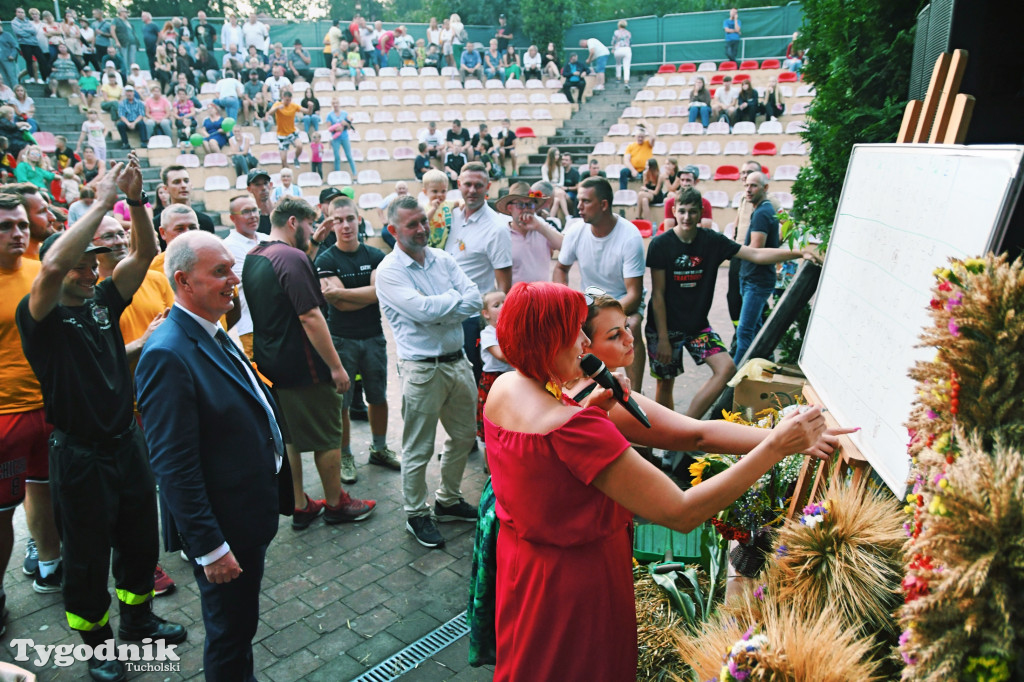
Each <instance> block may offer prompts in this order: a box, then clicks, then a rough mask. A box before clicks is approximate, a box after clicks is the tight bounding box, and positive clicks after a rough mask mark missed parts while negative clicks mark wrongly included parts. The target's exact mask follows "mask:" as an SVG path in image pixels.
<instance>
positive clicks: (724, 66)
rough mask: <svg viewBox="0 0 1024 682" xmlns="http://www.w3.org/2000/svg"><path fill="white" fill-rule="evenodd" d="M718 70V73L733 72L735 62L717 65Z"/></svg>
mask: <svg viewBox="0 0 1024 682" xmlns="http://www.w3.org/2000/svg"><path fill="white" fill-rule="evenodd" d="M718 70H719V71H735V70H736V62H722V63H721V64H719V65H718Z"/></svg>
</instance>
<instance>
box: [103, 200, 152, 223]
mask: <svg viewBox="0 0 1024 682" xmlns="http://www.w3.org/2000/svg"><path fill="white" fill-rule="evenodd" d="M146 208H149V209H151V208H153V204H151V203H149V202H148V201H147V202H146ZM111 212H112V213H113V214H114V215H115V216H117V217H118V218H120V219H121V220H131V219H132V214H131V212H130V209H129V208H128V203H127V202H126V201H125V200H124V199H121V200H120V201H118V202H117V203H116V204H114V208H113V209H111Z"/></svg>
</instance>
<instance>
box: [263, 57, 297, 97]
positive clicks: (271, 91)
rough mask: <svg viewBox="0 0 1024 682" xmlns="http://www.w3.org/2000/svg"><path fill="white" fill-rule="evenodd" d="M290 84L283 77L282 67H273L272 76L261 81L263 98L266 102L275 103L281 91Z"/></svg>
mask: <svg viewBox="0 0 1024 682" xmlns="http://www.w3.org/2000/svg"><path fill="white" fill-rule="evenodd" d="M291 84H292V82H291V81H290V80H288V79H287V78H286V77H285V75H284V67H283V66H275V67H274V70H273V75H272V76H271V77H270V78H268V79H267V80H265V81H263V98H264V99H265V100H266V101H267V102H271V103H273V102H277V101H278V100H280V99H281V90H282V89H283V88H286V87H289V86H290V85H291Z"/></svg>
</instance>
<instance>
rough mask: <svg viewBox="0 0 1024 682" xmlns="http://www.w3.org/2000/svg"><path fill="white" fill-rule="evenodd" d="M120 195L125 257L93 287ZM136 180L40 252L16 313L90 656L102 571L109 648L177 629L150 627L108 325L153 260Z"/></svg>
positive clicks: (145, 522)
mask: <svg viewBox="0 0 1024 682" xmlns="http://www.w3.org/2000/svg"><path fill="white" fill-rule="evenodd" d="M118 188H120V189H121V190H122V191H123V192H124V193H125V195H126V200H127V203H128V206H129V211H130V213H131V220H132V228H133V229H132V231H131V244H130V247H129V254H128V256H126V257H125V258H124V259H123V260H121V261H120V262H119V263H118V264H117V267H115V268H114V272H113V274H112V275H111V276H110V277H108V278H107V279H105V280H103V281H102V282H100V283H99V284H97V283H96V282H97V279H98V274H97V273H98V269H97V264H96V254H97V253H102V252H105V251H109V250H110V248H109V247H106V246H98V245H94V244H92V239H93V236H94V235H95V233H96V228H97V227H98V226H99V224H100V221H101V220H102V219H103V216H104V215H105V214H106V212H107V211H110V210H111V209H112V208H113V206H114V203H115V202H116V201H117V198H118ZM145 205H146V194H145V192H143V191H142V171H141V169H140V168H139V163H138V160H137V159H136V158H135V156H134V155H132V156H130V157H129V163H128V166H127V168H125V167H124V166H123V164H120V163H119V164H117V165H115V166H114V167H113V168H112V169H111V170H110V171H109V172H108V173H107V175H106V176H105V177H104V178H103V180H102V181H101V182H100V183H99V185H98V186H97V187H96V200H95V201H94V202H93V204H92V206H91V207H90V208H89V210H88V212H86V214H85V215H84V216H83V217H82V218H80V219H79V220H78V221H77V222H76V223H75V224H74V225H72V226H71V228H70V229H69V230H67V231H66V232H61V233H58V234H54V235H51V236H50V237H48V238H47V239H46V241H44V242H43V244H42V246H41V247H40V249H39V257H40V260H41V261H42V263H43V267H42V269H41V270H40V273H39V275H38V276H37V277H36V279H35V281H34V282H33V283H32V290H31V292H30V293H29V294H28V295H27V296H26V297H25V298H23V299H22V300H21V303H19V304H18V309H17V313H16V320H17V323H18V329H19V331H20V332H21V339H22V348H23V349H24V351H25V357H26V359H28V361H29V364H30V365H31V366H32V370H33V371H34V372H35V373H36V376H37V377H38V378H39V385H40V387H41V389H42V393H43V404H44V407H45V409H46V420H47V421H48V422H50V423H51V424H53V426H54V431H53V435H52V436H51V437H50V488H51V493H52V496H53V507H54V514H55V518H56V521H57V528H58V530H59V531H60V535H61V542H62V550H61V552H62V560H63V561H62V566H63V571H64V576H63V577H64V582H63V594H64V610H65V611H66V613H67V619H68V624H69V625H70V626H71V628H72V629H74V630H78V631H79V633H80V634H81V636H82V640H83V641H84V642H85V643H86V644H88V645H89V646H91V647H93V648H95V647H97V646H98V645H100V644H102V643H104V642H106V641H108V640H111V643H113V642H112V640H113V636H114V634H113V631H112V630H111V627H110V624H109V622H108V610H107V607H108V606H109V605H110V593H109V592H108V590H107V580H108V567H109V566H110V557H111V550H112V549H113V556H114V566H113V569H114V570H113V573H114V578H115V586H116V588H117V596H118V600H119V603H120V612H121V620H120V625H119V628H118V636H119V638H120V639H122V640H126V641H135V642H138V641H142V640H143V638H145V637H150V638H152V639H154V640H155V639H162V640H164V641H165V642H166V643H168V644H176V643H180V642H182V641H184V640H185V637H186V633H185V628H183V627H182V626H180V625H174V624H171V623H168V622H167V621H165V620H163V619H161V618H158V617H156V616H155V615H153V612H152V606H151V599H152V595H153V572H154V569H155V568H156V562H157V554H158V551H159V547H158V541H157V532H158V531H157V508H156V486H155V483H154V480H153V473H152V471H151V470H150V466H149V460H148V454H147V451H146V443H145V441H144V439H143V437H142V433H141V432H140V431H139V429H138V428H137V426H136V424H135V415H134V411H133V394H134V391H133V388H132V376H131V371H130V370H129V368H128V358H127V355H126V354H125V348H124V340H123V339H122V337H121V329H120V326H119V325H118V321H119V319H120V317H121V314H122V313H123V312H124V310H125V308H126V307H127V306H128V304H129V303H131V300H132V296H133V295H134V294H135V292H136V290H138V288H139V286H140V285H141V284H142V282H143V280H144V279H145V277H146V273H147V272H148V268H149V264H150V262H151V261H152V260H153V258H154V257H155V256H156V254H157V243H156V232H155V231H154V230H153V226H152V223H151V222H150V220H149V214H148V213H147V212H146V209H145ZM88 666H89V672H90V675H92V676H93V677H94V678H95V679H111V680H113V679H124V665H123V663H121V662H120V661H118V660H116V659H115V660H109V661H107V660H99V659H97V658H95V657H94V658H91V659H90V660H89V661H88Z"/></svg>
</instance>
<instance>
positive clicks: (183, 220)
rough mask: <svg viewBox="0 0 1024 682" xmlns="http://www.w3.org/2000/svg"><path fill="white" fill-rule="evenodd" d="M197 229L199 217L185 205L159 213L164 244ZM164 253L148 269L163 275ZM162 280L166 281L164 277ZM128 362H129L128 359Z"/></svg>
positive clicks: (170, 207)
mask: <svg viewBox="0 0 1024 682" xmlns="http://www.w3.org/2000/svg"><path fill="white" fill-rule="evenodd" d="M198 229H200V228H199V217H198V216H197V215H196V212H195V211H193V210H192V208H191V207H189V206H188V205H187V204H171V205H170V206H168V207H167V208H165V209H164V210H163V211H161V212H160V229H159V232H160V239H162V240H164V243H165V244H170V243H171V242H172V241H174V238H175V237H177V236H178V235H180V234H184V233H185V232H187V231H189V230H198ZM166 253H167V251H166V250H164V251H161V252H160V253H158V254H157V256H156V258H154V259H153V262H152V263H150V264H149V269H150V270H154V271H156V272H159V273H160V274H161V275H163V274H164V254H166ZM164 279H167V278H166V276H165V277H164ZM171 302H172V303H173V302H174V297H173V296H171ZM126 312H127V311H126ZM147 324H148V323H147ZM139 351H140V352H141V351H142V349H141V348H140V349H139ZM129 360H131V358H130V357H129Z"/></svg>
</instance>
